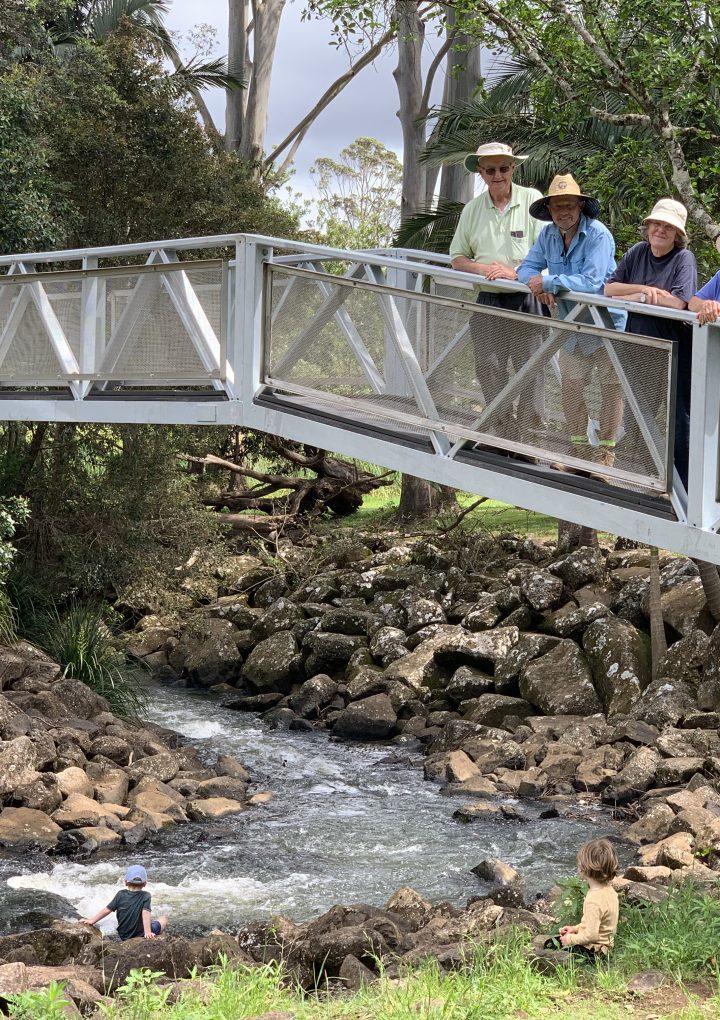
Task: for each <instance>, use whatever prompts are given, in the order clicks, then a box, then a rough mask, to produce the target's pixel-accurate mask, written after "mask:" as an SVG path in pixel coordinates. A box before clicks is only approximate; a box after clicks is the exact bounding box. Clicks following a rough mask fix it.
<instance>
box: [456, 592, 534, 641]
mask: <svg viewBox="0 0 720 1020" xmlns="http://www.w3.org/2000/svg"><path fill="white" fill-rule="evenodd" d="M521 601H522V599H521V596H520V588H519V587H517V585H512V586H510V587H507V588H502V589H501V590H500V591H495V592H490V593H488V594H487V595H483V596H482V597H481V598H480V599H478V601H477V602H476V603H475V605H474V606H472V607H471V608H470V609H469V610H468V612H467V613H466V614H465V616H464V618H463V621H462V624H463V627H466V628H467V629H468V630H472V631H478V630H490V629H491V628H492V627H494V626H495V625H496V624H497V623H499V622H500V620H502V618H503V616H506V615H507V614H508V613H511V612H512V611H513V610H514V609H517V608H518V606H519V605H520V604H521Z"/></svg>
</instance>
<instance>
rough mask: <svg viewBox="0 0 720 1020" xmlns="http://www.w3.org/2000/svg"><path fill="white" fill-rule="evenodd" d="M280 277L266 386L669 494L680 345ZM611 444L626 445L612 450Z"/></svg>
mask: <svg viewBox="0 0 720 1020" xmlns="http://www.w3.org/2000/svg"><path fill="white" fill-rule="evenodd" d="M268 273H269V282H268V291H267V293H268V298H269V300H268V308H267V309H266V332H267V335H266V341H265V358H266V361H265V378H264V381H265V382H266V383H267V384H269V385H271V386H273V387H274V388H275V390H276V391H279V392H283V391H284V392H286V393H290V394H295V395H296V396H297V397H299V398H303V399H305V400H306V401H307V402H308V403H309V404H310V405H311V406H316V407H320V408H322V407H326V408H327V409H329V410H330V409H332V411H333V413H335V414H341V415H344V416H346V417H347V418H348V421H354V422H357V421H359V420H361V419H362V418H363V416H364V415H365V416H367V415H373V417H374V416H379V417H380V418H382V419H383V420H385V421H388V422H396V423H398V425H402V427H403V428H404V429H408V428H412V429H414V431H415V432H416V433H417V434H421V435H426V436H429V435H430V434H431V433H433V432H434V433H436V434H445V435H446V436H449V437H450V439H451V440H453V439H454V440H457V441H458V442H460V441H462V440H466V441H467V442H468V443H469V444H470V445H474V444H478V445H481V446H483V447H487V448H491V449H497V450H504V451H507V452H509V453H513V454H517V455H521V456H527V457H528V458H530V459H533V460H537V461H539V462H545V463H550V464H555V465H559V466H564V467H567V468H568V469H570V470H578V471H586V472H587V473H590V474H593V475H600V476H601V477H606V478H608V479H609V480H612V481H613V482H614V483H615V484H618V485H621V486H624V487H626V488H630V489H640V490H644V489H647V490H653V491H658V490H659V491H667V490H668V487H669V478H670V470H669V462H670V457H669V450H670V449H671V447H672V442H671V439H672V434H673V400H672V390H673V356H672V345H671V344H670V343H668V342H665V341H656V340H649V339H647V338H644V337H637V336H634V335H633V334H629V333H616V332H615V331H613V330H610V329H603V328H599V327H598V326H595V325H593V324H578V323H575V322H572V323H565V322H562V321H560V320H557V319H554V318H545V317H543V316H534V315H526V314H524V313H521V312H512V311H507V310H504V309H496V308H490V307H486V306H482V305H478V304H475V303H474V302H473V301H472V297H473V294H472V292H471V291H468V290H459V289H454V288H450V287H443V288H442V292H440V293H438V292H437V290H436V292H435V293H432V294H428V293H422V292H418V293H416V294H414V295H412V294H410V295H409V294H408V293H407V292H400V291H395V290H393V289H392V288H389V287H386V286H383V285H382V283H365V282H362V281H360V282H358V281H357V280H355V281H353V280H350V279H346V278H343V277H336V276H335V277H334V276H332V275H331V274H325V273H322V274H318V273H313V272H309V271H302V270H300V271H298V270H294V269H291V268H289V267H285V266H282V267H278V266H272V267H268ZM468 297H469V298H470V300H468ZM580 435H581V436H584V437H585V439H586V440H587V441H586V442H582V443H581V442H577V441H575V442H573V440H572V437H573V436H575V439H576V440H577V438H578V436H580ZM601 439H617V444H616V447H615V448H614V450H612V449H611V448H610V447H608V446H607V445H606V444H600V440H601Z"/></svg>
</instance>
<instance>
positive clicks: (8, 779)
mask: <svg viewBox="0 0 720 1020" xmlns="http://www.w3.org/2000/svg"><path fill="white" fill-rule="evenodd" d="M36 766H37V757H36V755H35V748H34V746H33V742H32V740H30V738H29V737H16V738H15V739H14V740H9V741H8V742H7V743H5V744H0V800H2V799H3V798H4V797H7V795H8V794H9V793H12V792H13V790H15V788H16V787H18V786H22V785H23V784H24V783H28V782H31V781H32V780H33V779H35V777H36V775H37V773H36V771H35V770H36Z"/></svg>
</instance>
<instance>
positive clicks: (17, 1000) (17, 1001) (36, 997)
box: [9, 981, 71, 1020]
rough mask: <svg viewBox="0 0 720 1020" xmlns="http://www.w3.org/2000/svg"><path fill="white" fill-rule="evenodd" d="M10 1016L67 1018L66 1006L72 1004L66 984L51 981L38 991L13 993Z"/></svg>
mask: <svg viewBox="0 0 720 1020" xmlns="http://www.w3.org/2000/svg"><path fill="white" fill-rule="evenodd" d="M9 1001H10V1016H12V1017H15V1020H66V1017H67V1013H66V1012H65V1007H66V1006H68V1005H70V1004H71V1003H70V1000H69V999H68V998H66V996H65V992H64V985H63V984H62V983H58V982H57V981H51V982H50V984H49V985H48V987H47V988H43V989H41V990H40V991H37V992H31V991H27V992H20V993H19V994H18V995H11V996H10V997H9Z"/></svg>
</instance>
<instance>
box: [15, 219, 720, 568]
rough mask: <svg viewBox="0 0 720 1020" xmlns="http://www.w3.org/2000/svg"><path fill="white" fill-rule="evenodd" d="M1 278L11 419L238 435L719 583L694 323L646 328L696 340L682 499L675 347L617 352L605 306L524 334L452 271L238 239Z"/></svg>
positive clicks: (135, 250) (177, 243) (630, 343)
mask: <svg viewBox="0 0 720 1020" xmlns="http://www.w3.org/2000/svg"><path fill="white" fill-rule="evenodd" d="M0 274H1V275H0V404H1V406H0V415H1V416H2V417H3V418H5V419H8V420H9V419H16V420H26V421H27V420H31V421H40V420H41V421H58V422H59V421H63V422H98V423H101V422H108V423H113V422H114V423H119V422H138V423H140V422H149V423H158V424H160V423H166V424H175V423H179V424H193V425H197V424H208V425H219V424H237V425H241V426H243V427H246V428H252V429H258V430H261V431H264V432H269V433H272V434H276V435H280V436H283V437H284V438H287V439H292V440H297V441H299V442H303V443H307V444H309V445H312V446H318V447H322V448H325V449H328V450H333V451H335V452H337V453H339V454H343V455H346V456H349V457H355V458H359V459H361V460H364V461H370V462H373V463H376V464H379V465H383V466H385V467H387V468H393V469H396V470H398V471H403V472H406V473H409V474H412V475H416V476H418V477H422V478H427V479H430V480H432V481H436V482H441V483H443V484H446V485H450V486H453V487H455V488H459V489H463V490H466V491H469V492H474V493H478V494H481V495H485V496H489V497H491V498H493V499H499V500H503V501H505V502H507V503H511V504H514V505H516V506H520V507H523V508H526V509H528V510H534V511H539V512H541V513H544V514H549V515H551V516H554V517H560V518H563V519H565V520H568V521H573V522H576V523H581V524H585V525H588V526H591V527H594V528H598V529H601V530H603V531H608V532H611V533H614V534H619V535H624V536H626V537H628V538H633V539H636V540H639V541H641V542H646V543H649V544H652V545H658V546H661V547H663V548H665V549H668V550H672V551H677V552H682V553H685V554H687V555H690V556H695V557H698V558H702V559H706V560H709V561H712V562H715V563H718V564H720V535H718V526H719V525H720V493H719V491H718V483H719V467H718V464H719V450H718V426H719V425H720V327H719V326H715V325H710V326H699V325H698V323H697V319H696V317H695V316H694V315H691V314H690V313H687V312H678V311H675V310H672V309H664V308H658V307H655V308H653V309H652V314H653V315H655V316H662V317H669V318H673V319H680V320H683V321H685V322H686V323H687V324H688V328H687V332H688V342H690V337H692V345H693V348H692V359H693V360H692V411H691V421H690V469H689V478H688V486H687V490H686V488H685V486H684V485H683V483H682V481H681V479H680V478H679V477H678V475H677V472H676V471H675V470H674V468H673V437H674V430H675V400H674V393H675V376H676V361H677V357H676V351H675V350H673V344H672V343H670V342H668V341H663V340H656V339H651V338H648V337H643V336H637V335H635V334H631V333H618V332H615V331H614V330H613V328H612V320H611V318H610V316H609V314H608V310H607V308H608V301H607V300H606V299H604V298H602V297H599V296H595V295H588V294H572V293H571V294H568V295H564V296H565V297H567V298H568V299H569V300H572V301H573V302H575V305H574V308H573V312H572V314H571V316H570V317H569V318H568V319H565V320H558V319H555V318H545V317H541V316H530V315H524V314H522V313H517V312H512V311H508V310H505V309H498V308H491V307H488V306H484V305H478V304H476V302H475V295H476V289H477V285H478V278H477V277H474V276H470V275H469V274H465V273H457V272H455V271H453V270H452V269H451V268H450V266H449V260H448V259H447V257H444V256H441V255H433V254H430V253H427V252H421V251H411V250H406V249H393V250H382V251H362V252H358V251H343V250H339V249H333V248H325V247H322V246H318V245H311V244H304V243H302V242H297V241H290V240H285V239H283V238H273V237H261V236H256V235H242V234H237V235H222V236H213V237H201V238H183V239H176V240H166V241H156V242H150V243H147V244H133V245H121V246H117V247H108V248H89V249H82V250H80V249H78V250H72V251H56V252H38V253H30V254H17V255H8V256H3V257H0ZM483 285H484V286H485V287H487V288H489V289H493V288H494V287H495V288H498V289H503V290H508V289H509V290H518V291H522V292H524V291H525V289H526V288H524V287H523V286H522V285H521V284H519V283H510V282H508V281H503V282H502V284H499V285H498V284H490V283H488V282H486V281H483ZM610 304H611V305H612V307H614V308H615V307H627V308H632V309H633V310H634V311H636V312H638V313H641V314H647V313H648V308H647V306H646V305H635V304H631V303H630V302H623V301H618V300H616V299H613V300H612V302H610ZM576 342H577V343H579V344H580V347H581V348H582V349H586V350H590V349H599V350H601V351H604V352H605V353H606V354H607V358H606V359H604V360H605V362H606V366H607V368H606V371H605V373H604V377H603V379H602V380H599V379H598V378H597V375H595V376H594V377H593V378H592V381H591V382H590V383H589V385H588V386H587V388H586V391H585V398H586V403H587V409H588V426H587V430H588V431H587V434H588V439H589V442H588V443H587V444H585V445H581V446H578V445H576V444H575V445H574V444H572V443H571V442H570V436H569V434H568V433H569V428H568V425H567V422H566V418H565V413H564V405H563V393H562V384H561V372H560V366H559V360H560V359H559V355H560V352H561V351H562V350H563V348H567V347H568V346H571V345H572V344H573V343H576ZM513 351H514V352H515V359H514V360H513V361H511V362H510V363H508V354H510V355H512V352H513ZM515 361H517V364H516V363H515ZM608 387H609V388H608ZM613 392H614V393H616V394H619V396H620V398H621V399H622V401H623V403H624V416H623V425H622V432H621V438H620V439H619V441H618V444H617V447H616V454H615V459H614V462H613V463H609V460H611V459H612V458H609V459H608V458H605V462H603V458H601V457H599V456H598V452H599V450H600V447H599V446H598V445H597V443H598V421H599V418H600V408H601V401H602V398H603V394H605V396H606V398H607V395H608V393H610V394H612V393H613Z"/></svg>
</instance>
